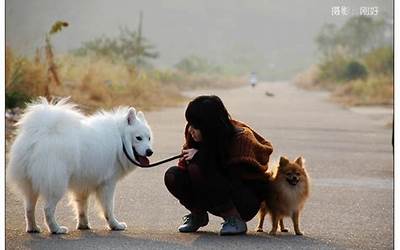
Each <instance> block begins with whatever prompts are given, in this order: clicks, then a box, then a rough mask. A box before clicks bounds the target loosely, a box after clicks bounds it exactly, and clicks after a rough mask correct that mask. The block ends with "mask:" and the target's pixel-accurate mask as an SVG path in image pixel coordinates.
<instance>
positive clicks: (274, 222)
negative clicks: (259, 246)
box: [269, 213, 279, 235]
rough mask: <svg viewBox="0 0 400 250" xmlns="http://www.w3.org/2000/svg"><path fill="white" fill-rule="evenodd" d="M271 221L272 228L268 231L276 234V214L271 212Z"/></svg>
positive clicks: (277, 220) (277, 218)
mask: <svg viewBox="0 0 400 250" xmlns="http://www.w3.org/2000/svg"><path fill="white" fill-rule="evenodd" d="M271 221H272V229H271V231H269V234H270V235H276V231H277V230H278V222H279V217H278V215H277V214H273V213H271Z"/></svg>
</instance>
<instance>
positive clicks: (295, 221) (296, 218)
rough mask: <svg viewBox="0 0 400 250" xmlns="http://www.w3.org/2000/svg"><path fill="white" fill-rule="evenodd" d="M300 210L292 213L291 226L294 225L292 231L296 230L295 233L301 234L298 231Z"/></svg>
mask: <svg viewBox="0 0 400 250" xmlns="http://www.w3.org/2000/svg"><path fill="white" fill-rule="evenodd" d="M299 217H300V211H296V212H294V213H293V215H292V220H293V226H294V231H295V232H296V235H303V233H302V232H301V231H300V225H299V223H300V218H299Z"/></svg>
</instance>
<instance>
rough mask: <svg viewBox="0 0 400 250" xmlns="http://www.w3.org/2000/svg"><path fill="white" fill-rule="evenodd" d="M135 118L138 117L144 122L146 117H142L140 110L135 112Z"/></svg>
mask: <svg viewBox="0 0 400 250" xmlns="http://www.w3.org/2000/svg"><path fill="white" fill-rule="evenodd" d="M136 116H137V118H139V120H141V121H142V122H146V119H145V118H144V114H143V112H142V111H139V112H137V114H136Z"/></svg>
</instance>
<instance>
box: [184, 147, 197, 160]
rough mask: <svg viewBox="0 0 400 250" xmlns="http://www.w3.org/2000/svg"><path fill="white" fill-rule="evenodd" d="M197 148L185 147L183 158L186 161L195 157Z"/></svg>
mask: <svg viewBox="0 0 400 250" xmlns="http://www.w3.org/2000/svg"><path fill="white" fill-rule="evenodd" d="M197 151H198V150H197V149H195V148H189V149H184V150H182V153H183V156H182V158H183V159H184V160H185V161H190V160H191V159H193V156H194V155H195V154H196V153H197Z"/></svg>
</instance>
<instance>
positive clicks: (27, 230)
mask: <svg viewBox="0 0 400 250" xmlns="http://www.w3.org/2000/svg"><path fill="white" fill-rule="evenodd" d="M41 231H42V230H41V229H40V227H38V226H35V227H32V228H27V229H26V232H27V233H30V234H36V233H40V232H41Z"/></svg>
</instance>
